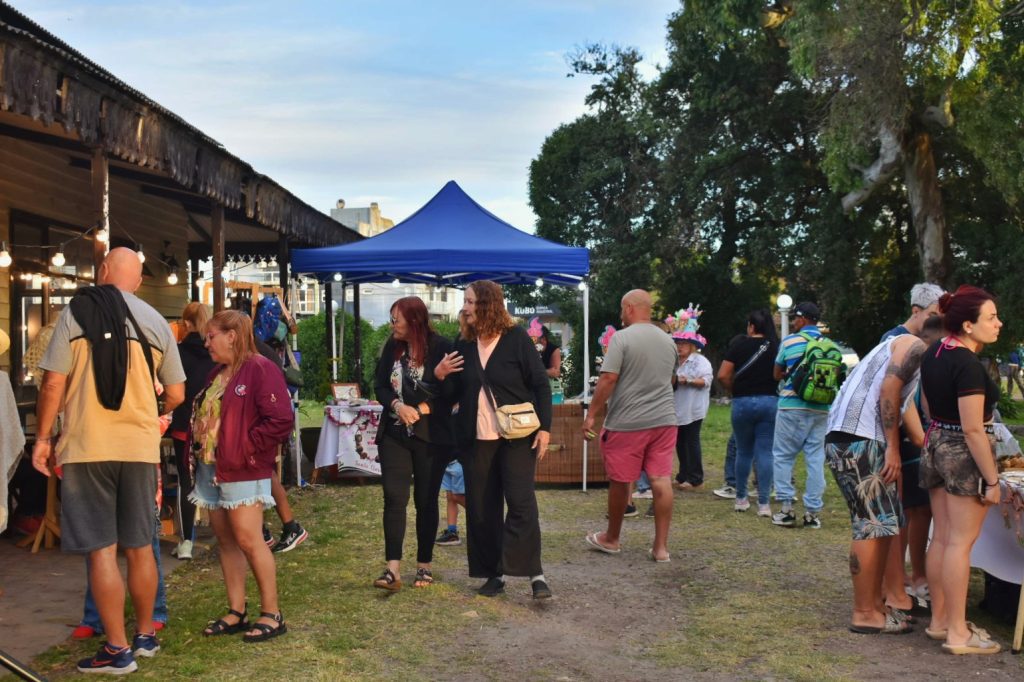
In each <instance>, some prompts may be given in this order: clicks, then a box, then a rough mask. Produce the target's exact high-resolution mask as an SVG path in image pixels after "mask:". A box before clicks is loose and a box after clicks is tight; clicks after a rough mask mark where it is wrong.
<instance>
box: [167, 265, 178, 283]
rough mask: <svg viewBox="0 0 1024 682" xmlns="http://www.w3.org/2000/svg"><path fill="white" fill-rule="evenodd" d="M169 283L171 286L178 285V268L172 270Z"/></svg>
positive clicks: (168, 276)
mask: <svg viewBox="0 0 1024 682" xmlns="http://www.w3.org/2000/svg"><path fill="white" fill-rule="evenodd" d="M167 283H168V284H170V285H171V286H174V285H175V284H177V283H178V270H177V268H174V269H172V270H171V271H170V272H169V273H168V274H167Z"/></svg>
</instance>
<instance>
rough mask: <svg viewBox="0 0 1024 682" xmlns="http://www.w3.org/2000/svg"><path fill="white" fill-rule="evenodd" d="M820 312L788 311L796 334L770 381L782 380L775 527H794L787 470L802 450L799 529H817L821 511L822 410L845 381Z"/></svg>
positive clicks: (807, 306) (808, 306) (806, 306)
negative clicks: (778, 506) (804, 474)
mask: <svg viewBox="0 0 1024 682" xmlns="http://www.w3.org/2000/svg"><path fill="white" fill-rule="evenodd" d="M820 318H821V312H820V311H819V310H818V306H817V305H815V304H814V303H809V302H808V303H801V304H799V305H798V306H796V308H794V309H793V316H792V328H793V329H795V330H796V333H794V334H790V335H789V336H787V337H785V338H784V339H782V342H781V343H780V344H779V353H778V355H777V356H776V358H775V378H776V379H777V380H780V381H782V384H781V386H780V389H779V406H778V411H777V413H776V417H775V441H774V444H773V446H772V456H773V458H774V478H775V492H776V499H777V500H778V501H779V502H780V503H781V504H782V509H781V510H780V511H778V512H776V513H775V514H773V515H772V523H773V524H775V525H776V526H785V527H789V528H792V527H794V526H796V514H795V513H794V511H793V502H794V500H795V499H796V488H795V487H794V485H793V465H794V463H795V462H796V457H797V455H798V454H799V453H800V451H801V450H803V453H804V463H805V466H806V467H807V483H806V486H805V489H804V496H803V502H804V517H803V526H804V528H821V516H820V515H821V511H822V509H823V508H824V506H825V501H824V499H823V498H824V494H825V429H826V424H827V421H828V409H829V405H831V404H832V401H833V400H835V397H836V394H837V393H838V392H839V386H840V385H841V384H842V382H843V379H845V378H846V366H845V365H843V361H842V351H840V350H839V347H838V346H836V344H835V343H833V342H832V341H830V340H829V339H828V338H826V337H824V336H822V334H821V330H820V329H818V320H819V319H820Z"/></svg>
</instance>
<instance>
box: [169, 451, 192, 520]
mask: <svg viewBox="0 0 1024 682" xmlns="http://www.w3.org/2000/svg"><path fill="white" fill-rule="evenodd" d="M171 442H172V443H174V468H175V469H177V470H178V524H179V527H180V528H181V539H182V540H191V539H192V530H193V528H194V527H195V522H196V506H195V505H194V504H192V502H190V501H189V499H188V496H189V495H191V494H192V488H194V487H195V483H194V482H193V481H192V472H191V471H190V470H189V468H188V457H186V456H185V455H186V454H187V453H186V452H185V441H183V440H178V439H177V438H172V439H171Z"/></svg>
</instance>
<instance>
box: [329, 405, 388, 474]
mask: <svg viewBox="0 0 1024 682" xmlns="http://www.w3.org/2000/svg"><path fill="white" fill-rule="evenodd" d="M382 409H383V408H382V407H381V406H380V405H360V406H353V407H350V406H348V405H328V406H326V407H324V423H323V427H322V428H321V429H320V440H319V442H318V443H317V446H316V461H315V465H316V466H317V467H318V468H319V467H326V466H332V465H334V464H337V465H338V471H339V473H344V472H355V473H358V474H360V475H362V476H380V462H379V461H378V460H377V446H376V445H375V444H374V443H373V439H374V438H375V437H376V435H377V423H378V420H379V418H380V415H381V411H382Z"/></svg>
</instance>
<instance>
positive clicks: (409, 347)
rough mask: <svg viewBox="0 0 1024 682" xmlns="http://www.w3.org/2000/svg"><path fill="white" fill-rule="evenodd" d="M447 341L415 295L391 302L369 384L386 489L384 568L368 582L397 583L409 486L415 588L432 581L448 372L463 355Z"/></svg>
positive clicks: (448, 442)
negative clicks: (377, 412)
mask: <svg viewBox="0 0 1024 682" xmlns="http://www.w3.org/2000/svg"><path fill="white" fill-rule="evenodd" d="M451 351H452V344H451V341H449V340H447V339H445V338H444V337H442V336H440V335H438V334H437V333H436V332H434V330H433V329H431V327H430V315H429V313H428V312H427V306H426V305H424V303H423V301H422V300H420V299H419V298H417V297H416V296H406V297H405V298H400V299H398V300H397V301H395V303H394V304H393V305H392V306H391V336H390V338H388V340H387V342H386V343H385V344H384V349H383V350H382V351H381V355H380V360H378V362H377V370H376V372H375V373H374V391H375V395H376V396H377V400H379V401H380V403H381V404H382V405H384V406H385V411H384V416H383V417H382V418H381V422H380V427H379V429H378V431H377V447H378V454H379V458H380V473H381V482H382V485H383V488H384V558H385V560H386V561H387V567H386V568H385V569H384V572H383V573H381V575H380V577H379V578H377V579H376V580H375V581H373V585H374V587H379V588H381V589H384V590H390V591H397V590H399V589H401V587H402V578H401V573H400V566H401V561H402V544H403V541H404V539H405V517H406V508H407V507H408V506H409V487H410V484H411V485H412V488H413V503H414V504H415V506H416V544H417V549H416V580H415V582H414V583H413V586H414V587H427V586H429V585H431V584H432V583H433V582H434V577H433V575H432V574H431V571H430V564H431V561H432V560H433V552H434V535H435V534H436V533H437V517H438V506H437V496H438V493H439V492H440V490H441V478H442V477H443V475H444V470H445V467H446V466H447V465H448V457H447V453H448V452H450V451H451V449H452V442H453V436H452V427H451V413H452V401H451V396H452V394H453V393H454V389H453V382H451V381H447V379H448V377H449V375H450V374H451V373H452V372H459V371H461V370H462V358H460V357H458V354H457V353H453V352H451Z"/></svg>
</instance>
